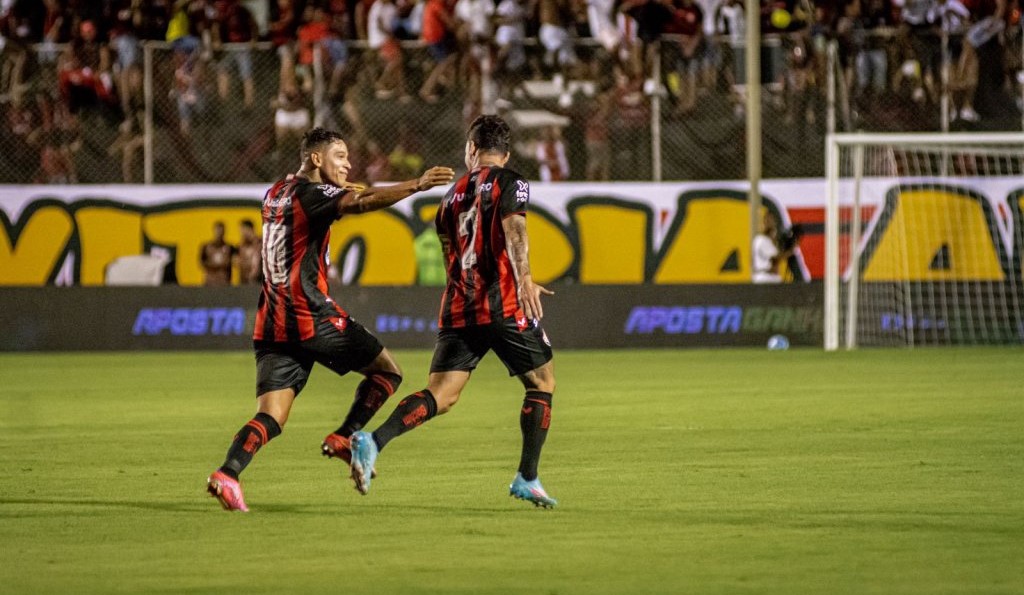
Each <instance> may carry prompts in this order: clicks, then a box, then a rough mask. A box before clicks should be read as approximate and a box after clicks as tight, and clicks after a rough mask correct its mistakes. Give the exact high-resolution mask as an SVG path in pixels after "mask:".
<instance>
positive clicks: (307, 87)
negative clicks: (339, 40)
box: [295, 5, 333, 93]
mask: <svg viewBox="0 0 1024 595" xmlns="http://www.w3.org/2000/svg"><path fill="white" fill-rule="evenodd" d="M302 16H303V19H302V20H303V23H302V24H301V25H299V30H298V33H297V37H298V45H297V46H296V54H297V57H296V60H295V76H296V78H297V79H298V80H299V84H300V85H301V86H302V90H303V92H305V93H312V92H313V53H314V52H313V49H314V48H315V47H317V46H320V47H321V48H323V46H324V42H326V41H327V40H329V39H331V38H332V37H333V32H332V31H331V23H330V20H329V19H328V18H327V17H328V15H327V11H326V10H324V9H323V8H322V7H320V6H314V5H309V6H306V10H305V11H303V15H302Z"/></svg>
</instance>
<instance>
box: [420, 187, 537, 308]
mask: <svg viewBox="0 0 1024 595" xmlns="http://www.w3.org/2000/svg"><path fill="white" fill-rule="evenodd" d="M529 203H530V183H529V182H527V181H526V180H525V179H524V178H523V177H522V176H520V175H519V174H517V173H516V172H514V171H512V170H509V169H505V168H501V167H480V168H477V169H475V170H473V171H471V172H469V173H468V174H466V175H465V176H463V177H462V178H460V179H459V181H458V182H456V183H455V185H454V186H452V187H451V189H450V190H448V194H446V195H445V197H444V200H443V201H442V202H441V206H440V207H439V208H438V210H437V216H436V217H435V218H434V225H435V226H436V227H437V235H438V237H439V238H440V239H441V246H442V247H443V249H444V255H445V265H446V269H447V273H448V284H447V287H445V290H444V296H443V297H442V298H441V313H440V316H439V319H438V326H440V327H441V328H459V327H465V326H473V325H480V324H488V323H491V322H499V321H501V320H504V319H506V318H509V317H512V316H514V317H516V318H517V319H521V318H523V313H522V311H521V310H520V309H519V296H518V291H519V289H518V284H517V283H516V279H515V274H514V271H513V269H512V261H511V259H510V258H509V254H508V251H507V249H506V247H505V229H504V228H503V227H502V220H503V219H505V217H510V216H526V208H527V206H528V205H529Z"/></svg>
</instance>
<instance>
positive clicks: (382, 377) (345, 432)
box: [334, 372, 402, 438]
mask: <svg viewBox="0 0 1024 595" xmlns="http://www.w3.org/2000/svg"><path fill="white" fill-rule="evenodd" d="M400 384H402V377H401V376H399V375H398V374H391V373H390V372H377V373H374V374H371V375H369V376H367V377H366V378H365V379H364V380H363V381H362V382H360V383H359V386H358V387H357V388H356V400H355V401H354V402H353V403H352V408H351V409H349V410H348V415H347V416H345V421H344V422H342V424H341V427H340V428H338V429H337V430H335V431H334V433H335V434H338V435H339V436H344V437H345V438H348V437H349V436H351V435H352V434H354V433H356V432H358V431H359V430H362V429H363V428H364V427H366V424H367V423H368V422H369V421H370V419H371V418H372V417H373V415H374V414H375V413H377V410H378V409H380V408H381V406H382V405H383V404H384V402H385V401H387V400H388V397H390V396H391V395H393V394H395V391H396V390H398V385H400Z"/></svg>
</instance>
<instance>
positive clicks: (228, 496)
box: [206, 471, 249, 512]
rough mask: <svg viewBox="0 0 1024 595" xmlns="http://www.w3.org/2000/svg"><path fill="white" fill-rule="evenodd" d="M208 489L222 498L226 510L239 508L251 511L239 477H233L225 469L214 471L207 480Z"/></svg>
mask: <svg viewBox="0 0 1024 595" xmlns="http://www.w3.org/2000/svg"><path fill="white" fill-rule="evenodd" d="M206 491H207V492H210V495H211V496H213V497H214V498H216V499H217V500H220V504H221V506H223V507H224V510H239V511H241V512H249V507H248V506H246V505H245V498H243V497H242V486H241V485H239V483H238V480H237V479H232V478H231V477H229V476H228V475H227V474H226V473H224V472H223V471H214V472H213V474H211V475H210V477H209V478H208V479H207V480H206Z"/></svg>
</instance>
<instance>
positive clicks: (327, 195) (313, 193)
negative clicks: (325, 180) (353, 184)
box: [298, 184, 349, 221]
mask: <svg viewBox="0 0 1024 595" xmlns="http://www.w3.org/2000/svg"><path fill="white" fill-rule="evenodd" d="M347 192H349V190H348V189H346V188H340V187H338V186H335V185H333V184H310V185H309V186H308V187H306V188H305V189H303V191H302V192H300V193H298V196H299V202H300V203H302V210H303V211H305V212H306V216H307V217H309V219H310V220H324V219H326V220H328V221H333V220H335V219H337V218H338V217H339V214H338V201H339V200H341V197H342V196H344V195H345V194H346V193H347Z"/></svg>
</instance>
